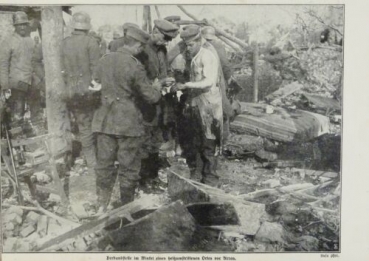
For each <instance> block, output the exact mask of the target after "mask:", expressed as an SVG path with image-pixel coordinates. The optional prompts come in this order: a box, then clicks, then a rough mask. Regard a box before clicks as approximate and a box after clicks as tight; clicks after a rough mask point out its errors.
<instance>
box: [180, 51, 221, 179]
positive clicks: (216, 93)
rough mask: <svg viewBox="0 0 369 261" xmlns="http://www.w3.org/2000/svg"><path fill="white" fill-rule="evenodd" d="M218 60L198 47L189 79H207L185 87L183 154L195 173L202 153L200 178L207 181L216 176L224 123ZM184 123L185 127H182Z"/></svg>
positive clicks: (216, 177) (193, 80)
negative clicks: (199, 84)
mask: <svg viewBox="0 0 369 261" xmlns="http://www.w3.org/2000/svg"><path fill="white" fill-rule="evenodd" d="M219 77H220V75H219V61H218V58H217V57H216V56H215V55H214V54H213V53H212V52H211V51H210V50H208V49H206V48H203V47H201V49H200V51H199V52H198V53H197V55H196V56H195V57H194V58H193V59H192V61H191V72H190V78H191V82H190V83H187V85H189V86H190V87H191V86H197V83H198V82H202V81H206V82H207V84H208V85H209V87H207V88H205V89H199V88H188V89H187V90H186V92H187V95H188V97H187V101H186V104H187V105H186V106H187V107H186V108H185V109H184V123H186V124H184V125H183V127H184V129H183V130H182V132H181V135H182V137H181V140H182V144H181V146H182V148H183V150H184V151H183V152H184V154H183V155H184V156H185V157H186V160H187V163H188V165H189V167H190V170H191V175H193V174H195V173H194V171H195V170H196V168H197V156H198V155H200V156H201V161H202V180H203V182H205V183H208V182H209V183H210V182H212V181H214V180H217V179H218V176H217V174H216V165H217V154H218V153H219V147H220V145H221V131H222V123H223V111H222V95H221V90H220V86H219ZM185 126H186V127H185Z"/></svg>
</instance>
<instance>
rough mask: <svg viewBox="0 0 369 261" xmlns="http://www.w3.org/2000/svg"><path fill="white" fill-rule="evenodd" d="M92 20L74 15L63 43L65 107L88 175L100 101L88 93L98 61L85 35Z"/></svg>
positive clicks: (92, 162) (95, 46)
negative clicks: (93, 127) (76, 126)
mask: <svg viewBox="0 0 369 261" xmlns="http://www.w3.org/2000/svg"><path fill="white" fill-rule="evenodd" d="M90 22H91V19H90V16H89V15H88V14H87V13H84V12H77V13H75V14H73V17H72V23H71V26H72V28H73V32H72V35H71V36H69V37H67V38H65V39H64V40H63V43H62V68H63V76H64V81H65V84H66V98H67V107H68V110H69V111H70V113H71V114H72V115H73V117H74V119H75V121H76V123H77V125H78V130H79V137H80V141H81V143H82V153H83V155H84V158H85V160H86V162H87V167H88V169H89V173H90V174H92V175H93V174H94V165H95V163H96V150H95V139H94V136H93V133H92V131H91V123H92V118H93V114H94V111H95V109H96V108H97V106H98V103H99V102H100V97H99V96H98V95H97V93H93V92H92V91H90V90H89V86H90V83H91V81H92V73H93V71H94V70H95V67H96V65H97V62H98V61H99V59H100V49H99V46H98V44H97V41H96V39H94V38H93V37H91V36H89V35H88V31H89V30H90V28H91V23H90Z"/></svg>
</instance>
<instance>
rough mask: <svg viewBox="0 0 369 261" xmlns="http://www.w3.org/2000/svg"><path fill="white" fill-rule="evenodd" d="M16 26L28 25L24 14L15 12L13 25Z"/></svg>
mask: <svg viewBox="0 0 369 261" xmlns="http://www.w3.org/2000/svg"><path fill="white" fill-rule="evenodd" d="M17 24H29V20H28V16H27V14H26V13H25V12H21V11H18V12H15V13H14V14H13V25H17Z"/></svg>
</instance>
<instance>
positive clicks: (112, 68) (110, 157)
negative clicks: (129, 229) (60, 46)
mask: <svg viewBox="0 0 369 261" xmlns="http://www.w3.org/2000/svg"><path fill="white" fill-rule="evenodd" d="M148 40H149V35H148V34H147V33H146V32H144V31H142V30H141V29H139V28H136V27H129V28H128V29H127V33H126V36H125V41H124V46H123V47H121V48H119V49H118V50H117V52H115V53H110V54H108V55H106V56H104V57H103V58H102V59H101V60H100V62H99V65H98V68H97V70H96V72H95V80H96V81H97V82H100V83H101V86H102V87H101V106H100V107H99V109H98V110H97V111H96V113H95V116H94V119H93V124H92V129H93V131H94V132H96V133H97V151H98V153H97V166H96V174H97V179H96V185H97V196H98V204H99V206H100V207H99V213H100V212H104V211H105V210H106V208H107V205H108V203H109V200H110V196H111V192H112V189H113V186H114V182H115V177H116V176H115V175H116V174H115V173H116V170H115V166H114V162H115V161H116V160H117V161H118V162H119V169H118V180H119V186H120V197H121V203H122V204H123V205H124V204H127V203H129V202H131V201H133V199H134V193H135V189H136V187H137V183H138V180H139V171H140V167H141V155H140V149H141V147H142V143H143V137H144V134H145V130H144V125H143V117H142V112H141V111H140V104H139V102H140V101H142V100H143V101H145V102H147V103H149V104H152V103H156V102H158V101H159V99H160V97H161V84H160V82H159V81H155V82H154V83H153V84H151V83H150V81H149V80H148V78H147V76H146V71H145V69H144V67H143V65H142V64H141V63H140V62H139V61H138V60H137V59H136V58H135V57H134V56H135V55H137V54H138V53H140V52H141V51H142V50H143V48H144V45H145V44H146V43H147V42H148Z"/></svg>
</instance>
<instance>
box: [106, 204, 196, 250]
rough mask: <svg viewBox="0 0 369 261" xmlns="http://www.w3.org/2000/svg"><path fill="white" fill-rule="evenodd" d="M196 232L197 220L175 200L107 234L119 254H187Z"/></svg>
mask: <svg viewBox="0 0 369 261" xmlns="http://www.w3.org/2000/svg"><path fill="white" fill-rule="evenodd" d="M195 229H196V221H195V219H194V218H193V217H192V216H191V214H190V213H189V212H188V210H187V208H186V207H185V206H184V204H183V203H182V202H181V201H176V202H174V203H171V204H170V205H167V206H163V207H161V208H159V209H157V210H156V211H154V212H152V213H151V214H148V215H146V216H144V217H142V218H140V219H137V220H136V221H134V222H132V223H130V224H128V225H126V226H123V227H122V228H121V229H117V230H114V231H112V232H109V233H108V235H109V238H110V239H111V242H112V245H113V246H114V249H115V250H117V251H186V250H188V249H189V246H190V242H191V239H192V235H193V233H194V231H195Z"/></svg>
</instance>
